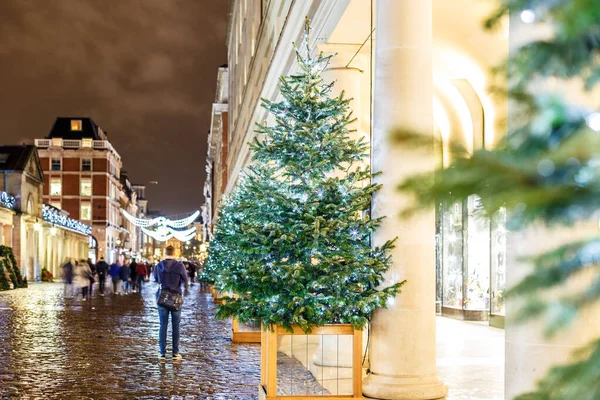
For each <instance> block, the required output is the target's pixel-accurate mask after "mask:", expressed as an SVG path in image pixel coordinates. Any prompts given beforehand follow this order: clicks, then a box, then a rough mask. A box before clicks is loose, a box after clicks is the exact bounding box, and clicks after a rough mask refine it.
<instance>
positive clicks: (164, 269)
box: [154, 259, 188, 294]
mask: <svg viewBox="0 0 600 400" xmlns="http://www.w3.org/2000/svg"><path fill="white" fill-rule="evenodd" d="M154 280H155V281H157V282H158V283H160V284H161V287H162V288H163V289H169V290H170V291H172V292H175V293H179V294H181V285H182V284H185V286H186V287H187V286H188V277H187V273H186V270H185V267H184V266H183V264H182V263H180V262H179V261H177V260H173V259H166V260H164V261H161V262H160V263H159V264H158V265H157V266H156V268H154Z"/></svg>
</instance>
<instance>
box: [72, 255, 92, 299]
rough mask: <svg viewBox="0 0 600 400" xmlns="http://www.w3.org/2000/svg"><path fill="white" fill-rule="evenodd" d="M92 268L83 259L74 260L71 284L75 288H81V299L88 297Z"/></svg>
mask: <svg viewBox="0 0 600 400" xmlns="http://www.w3.org/2000/svg"><path fill="white" fill-rule="evenodd" d="M91 276H92V270H91V269H90V266H89V265H88V263H87V262H86V261H85V260H81V261H79V262H77V261H75V278H74V279H73V284H74V285H75V287H77V288H81V297H82V300H83V301H87V299H88V298H89V285H90V277H91Z"/></svg>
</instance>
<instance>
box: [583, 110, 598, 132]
mask: <svg viewBox="0 0 600 400" xmlns="http://www.w3.org/2000/svg"><path fill="white" fill-rule="evenodd" d="M585 122H586V123H587V125H588V126H589V127H590V129H591V130H594V131H596V132H600V112H593V113H591V114H590V115H588V116H587V117H586V118H585Z"/></svg>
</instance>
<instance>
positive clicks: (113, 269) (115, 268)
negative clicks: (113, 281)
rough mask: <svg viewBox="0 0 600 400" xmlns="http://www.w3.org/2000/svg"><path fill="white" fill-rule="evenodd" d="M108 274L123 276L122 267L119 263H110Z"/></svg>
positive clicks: (117, 276)
mask: <svg viewBox="0 0 600 400" xmlns="http://www.w3.org/2000/svg"><path fill="white" fill-rule="evenodd" d="M108 274H109V275H110V276H112V277H113V278H120V277H121V267H119V264H117V263H114V264H111V265H110V271H108Z"/></svg>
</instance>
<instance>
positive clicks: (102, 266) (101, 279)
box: [96, 257, 109, 296]
mask: <svg viewBox="0 0 600 400" xmlns="http://www.w3.org/2000/svg"><path fill="white" fill-rule="evenodd" d="M108 269H109V267H108V264H107V263H106V261H104V257H100V261H98V263H97V264H96V274H98V290H99V291H100V296H104V290H105V288H106V274H107V273H108Z"/></svg>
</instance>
